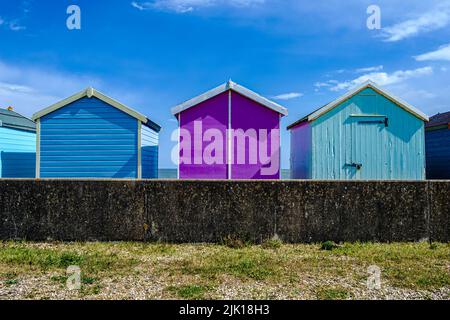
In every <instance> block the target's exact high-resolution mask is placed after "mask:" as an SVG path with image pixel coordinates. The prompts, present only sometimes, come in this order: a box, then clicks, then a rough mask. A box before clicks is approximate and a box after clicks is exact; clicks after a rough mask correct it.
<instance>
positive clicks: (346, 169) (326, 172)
mask: <svg viewBox="0 0 450 320" xmlns="http://www.w3.org/2000/svg"><path fill="white" fill-rule="evenodd" d="M428 120H429V119H428V117H427V115H425V114H424V113H423V112H421V111H420V110H418V109H416V108H414V107H413V106H411V105H410V104H408V103H407V102H405V101H402V100H401V99H399V98H396V97H394V96H393V95H392V94H390V93H388V92H387V91H386V90H384V89H382V88H380V87H379V86H378V85H376V84H375V83H373V82H371V81H369V82H366V83H364V84H363V85H361V86H359V87H357V88H355V89H354V90H351V91H350V92H348V93H346V94H345V95H343V96H342V97H340V98H338V99H336V100H334V101H333V102H330V103H329V104H327V105H325V106H323V107H321V108H319V109H317V110H315V111H314V112H312V113H311V114H309V115H307V116H305V117H303V118H301V119H300V120H298V121H296V122H294V123H293V124H291V125H290V126H289V127H288V130H290V133H291V158H290V162H291V176H292V178H294V179H325V180H353V179H354V180H403V179H404V180H422V179H425V122H426V121H428Z"/></svg>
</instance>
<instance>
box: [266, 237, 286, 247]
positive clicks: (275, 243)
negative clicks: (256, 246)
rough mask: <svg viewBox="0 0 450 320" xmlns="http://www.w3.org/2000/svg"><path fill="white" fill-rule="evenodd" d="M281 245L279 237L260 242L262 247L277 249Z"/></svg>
mask: <svg viewBox="0 0 450 320" xmlns="http://www.w3.org/2000/svg"><path fill="white" fill-rule="evenodd" d="M282 245H283V241H281V240H280V239H277V238H275V239H268V240H266V241H264V242H263V243H262V244H261V247H262V248H263V249H279V248H281V246H282Z"/></svg>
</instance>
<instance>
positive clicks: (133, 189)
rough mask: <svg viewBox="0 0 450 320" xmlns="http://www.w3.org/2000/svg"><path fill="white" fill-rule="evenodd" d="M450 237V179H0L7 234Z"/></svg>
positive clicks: (2, 225) (0, 227) (2, 234)
mask: <svg viewBox="0 0 450 320" xmlns="http://www.w3.org/2000/svg"><path fill="white" fill-rule="evenodd" d="M274 234H277V235H278V236H279V237H280V238H281V239H282V240H284V241H286V242H318V241H324V240H334V241H358V240H359V241H383V242H384V241H417V240H422V239H427V238H430V237H431V239H432V240H434V241H446V242H447V241H450V181H417V182H384V181H383V182H374V181H372V182H336V181H335V182H332V181H154V180H151V181H99V180H97V181H81V180H75V181H74V180H72V181H70V180H0V239H27V240H48V239H52V240H80V241H84V240H100V241H114V240H130V241H131V240H135V241H149V240H161V241H168V242H218V241H221V240H222V239H223V238H224V237H226V236H229V235H230V236H234V237H239V238H241V239H243V240H249V241H254V242H260V241H261V240H264V239H268V238H271V237H272V236H273V235H274Z"/></svg>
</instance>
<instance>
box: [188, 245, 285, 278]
mask: <svg viewBox="0 0 450 320" xmlns="http://www.w3.org/2000/svg"><path fill="white" fill-rule="evenodd" d="M181 271H182V273H183V274H188V275H200V276H202V277H205V278H209V279H215V278H216V277H217V276H218V275H220V274H228V275H232V276H236V277H238V278H247V279H253V280H264V279H267V278H269V277H271V276H275V275H276V274H277V271H276V264H275V263H274V262H273V259H272V258H271V255H269V254H267V253H266V252H264V251H263V250H261V249H259V248H258V247H256V246H255V247H252V248H244V249H228V248H225V247H223V249H222V250H217V251H215V250H214V253H212V254H211V253H209V254H207V255H202V256H194V257H191V258H190V259H186V260H184V261H183V262H182V267H181Z"/></svg>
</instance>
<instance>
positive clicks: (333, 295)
mask: <svg viewBox="0 0 450 320" xmlns="http://www.w3.org/2000/svg"><path fill="white" fill-rule="evenodd" d="M351 297H352V294H351V292H350V291H348V290H347V289H345V288H342V287H325V288H320V289H319V290H318V291H317V298H318V299H320V300H347V299H350V298H351Z"/></svg>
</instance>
